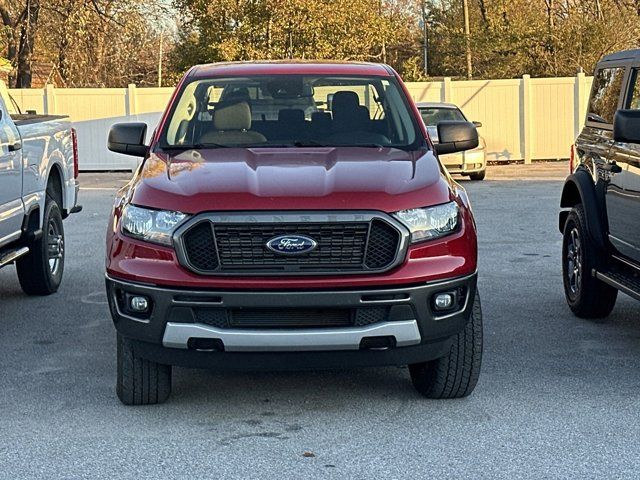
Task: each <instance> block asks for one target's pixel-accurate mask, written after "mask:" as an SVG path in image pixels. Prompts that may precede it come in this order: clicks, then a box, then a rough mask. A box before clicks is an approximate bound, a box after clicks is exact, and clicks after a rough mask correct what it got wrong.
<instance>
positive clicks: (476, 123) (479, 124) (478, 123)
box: [473, 122, 482, 128]
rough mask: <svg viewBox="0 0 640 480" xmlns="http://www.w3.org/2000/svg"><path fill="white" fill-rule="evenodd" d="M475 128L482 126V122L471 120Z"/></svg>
mask: <svg viewBox="0 0 640 480" xmlns="http://www.w3.org/2000/svg"><path fill="white" fill-rule="evenodd" d="M473 124H474V125H475V126H476V128H480V127H481V126H482V122H473Z"/></svg>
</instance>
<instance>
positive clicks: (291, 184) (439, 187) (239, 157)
mask: <svg viewBox="0 0 640 480" xmlns="http://www.w3.org/2000/svg"><path fill="white" fill-rule="evenodd" d="M132 187H133V188H132V191H131V192H130V194H131V197H130V201H131V202H132V203H135V204H137V205H142V206H148V207H153V208H159V209H166V210H175V211H181V212H185V213H198V212H202V211H207V210H208V211H215V210H220V211H223V210H226V211H232V210H380V211H386V212H394V211H398V210H404V209H408V208H416V207H419V206H427V205H435V204H439V203H445V202H447V201H449V199H450V197H451V192H450V188H449V183H448V181H447V180H446V178H445V177H444V176H443V174H442V172H441V171H440V166H439V164H438V161H437V160H436V158H435V157H434V155H433V153H432V152H430V151H427V150H421V151H418V152H406V151H403V150H398V149H392V148H382V149H375V148H352V147H348V148H315V147H314V148H269V149H264V148H261V149H246V148H242V149H240V148H225V149H210V150H189V151H185V152H181V153H180V154H178V155H175V156H172V157H170V156H168V155H167V154H165V153H158V154H152V155H151V156H150V157H149V158H148V159H147V160H146V162H145V164H144V166H143V168H142V170H141V172H140V175H139V176H138V177H137V178H135V179H134V182H133V184H132Z"/></svg>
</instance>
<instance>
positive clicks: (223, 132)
mask: <svg viewBox="0 0 640 480" xmlns="http://www.w3.org/2000/svg"><path fill="white" fill-rule="evenodd" d="M165 125H166V126H165V129H164V131H163V132H162V135H161V140H160V145H161V147H163V148H222V147H272V146H295V147H305V146H360V147H396V148H405V149H409V148H419V146H421V145H422V144H423V140H422V136H421V135H420V134H419V130H418V129H417V127H416V125H415V121H414V117H413V115H412V114H411V111H410V109H409V107H408V104H407V100H406V98H405V96H404V94H403V93H402V90H401V89H400V88H399V86H398V84H397V82H396V80H395V78H393V77H361V76H357V77H355V76H354V77H342V76H305V75H272V76H267V75H265V76H262V75H261V76H253V77H242V78H207V79H196V80H193V81H192V82H190V83H188V84H187V85H186V86H184V87H183V88H182V91H181V92H180V93H179V95H178V98H177V100H176V101H175V102H174V105H173V107H172V109H171V111H170V113H169V119H168V121H167V122H166V123H165Z"/></svg>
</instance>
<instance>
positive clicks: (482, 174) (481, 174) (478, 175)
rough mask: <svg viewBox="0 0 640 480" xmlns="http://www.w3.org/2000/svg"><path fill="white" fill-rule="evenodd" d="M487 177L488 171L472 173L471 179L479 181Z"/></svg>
mask: <svg viewBox="0 0 640 480" xmlns="http://www.w3.org/2000/svg"><path fill="white" fill-rule="evenodd" d="M486 176H487V171H486V170H482V171H481V172H477V173H470V174H469V178H470V179H471V180H477V181H482V180H484V179H485V177H486Z"/></svg>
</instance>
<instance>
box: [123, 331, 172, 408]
mask: <svg viewBox="0 0 640 480" xmlns="http://www.w3.org/2000/svg"><path fill="white" fill-rule="evenodd" d="M117 342H118V348H117V351H118V353H117V355H118V378H117V384H116V393H117V394H118V398H119V399H120V401H121V402H122V403H124V404H125V405H153V404H156V403H164V402H165V401H166V400H167V398H169V395H170V394H171V366H170V365H162V364H160V363H156V362H152V361H151V360H146V359H144V358H142V357H139V356H138V355H136V353H135V351H134V348H133V345H132V344H131V342H130V341H129V340H127V339H126V338H125V337H123V336H122V335H120V334H118V338H117Z"/></svg>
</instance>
